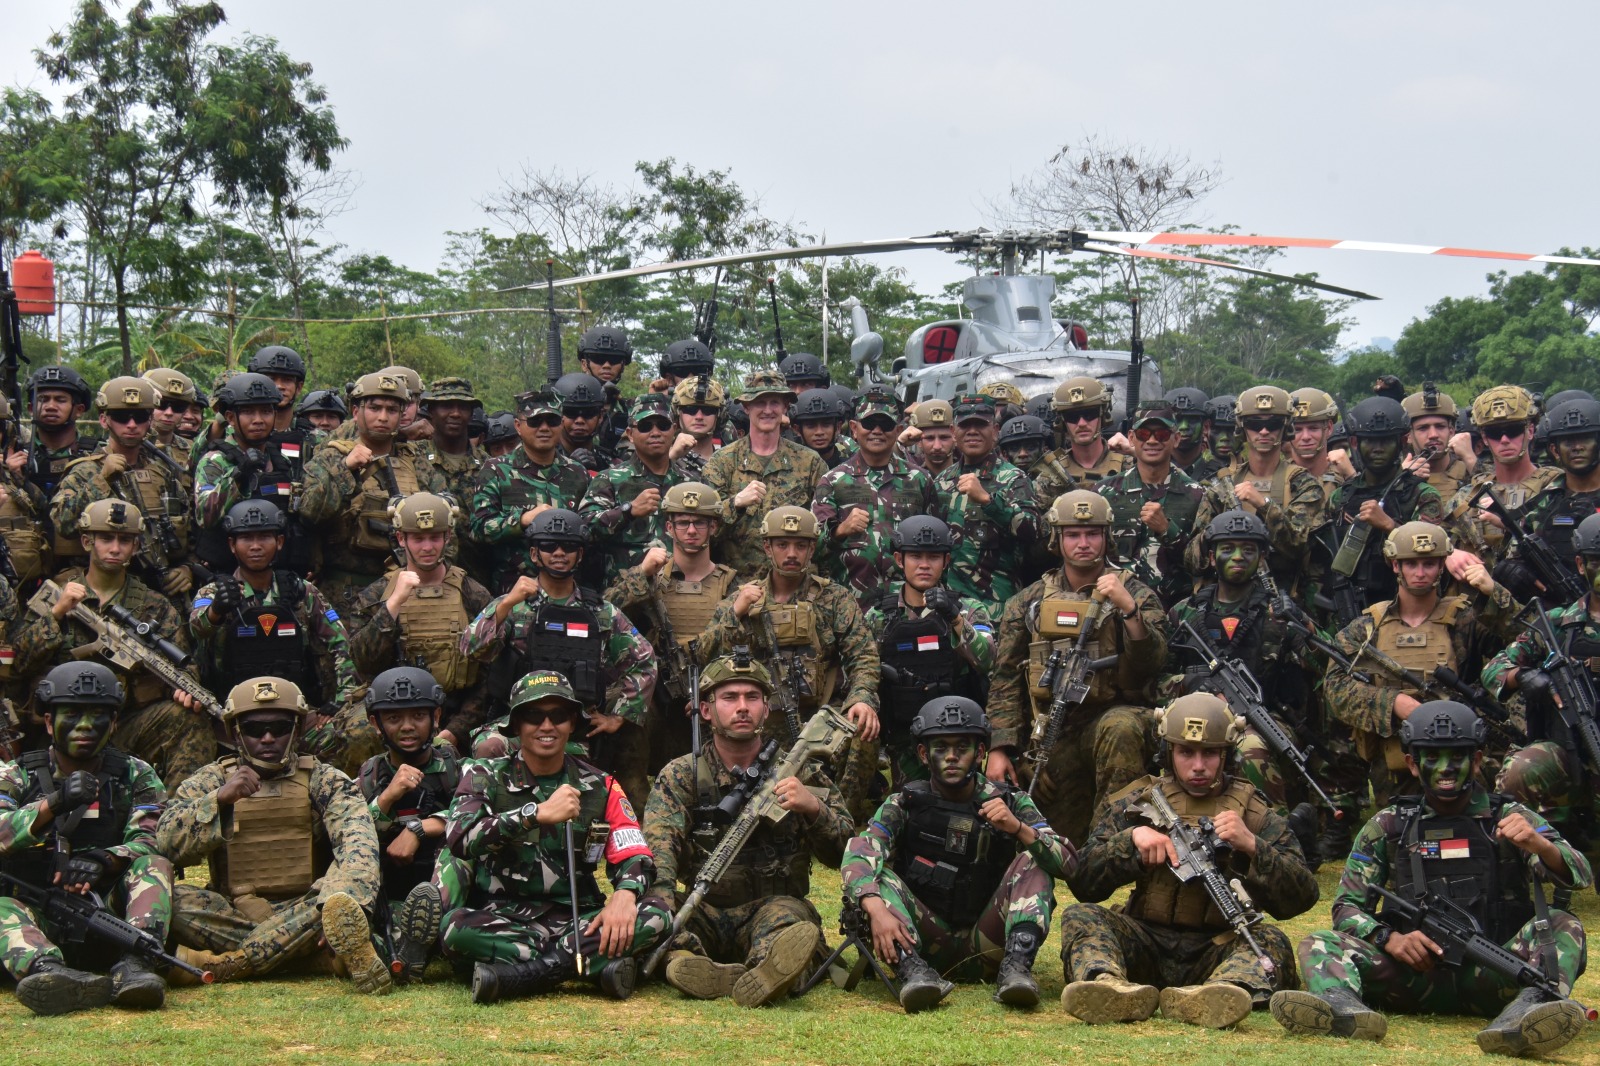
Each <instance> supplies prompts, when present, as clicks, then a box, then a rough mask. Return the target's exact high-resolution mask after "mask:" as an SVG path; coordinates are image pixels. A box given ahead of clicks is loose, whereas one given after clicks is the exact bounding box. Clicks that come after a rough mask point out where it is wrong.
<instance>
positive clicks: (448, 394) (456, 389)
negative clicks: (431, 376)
mask: <svg viewBox="0 0 1600 1066" xmlns="http://www.w3.org/2000/svg"><path fill="white" fill-rule="evenodd" d="M422 398H423V399H424V400H432V401H434V402H435V403H443V402H445V401H449V400H456V401H459V402H461V403H477V402H478V398H477V397H476V396H474V395H473V393H472V382H470V381H468V380H467V379H466V378H436V379H435V380H434V382H433V385H432V386H430V387H429V389H428V391H427V392H425V393H423V394H422Z"/></svg>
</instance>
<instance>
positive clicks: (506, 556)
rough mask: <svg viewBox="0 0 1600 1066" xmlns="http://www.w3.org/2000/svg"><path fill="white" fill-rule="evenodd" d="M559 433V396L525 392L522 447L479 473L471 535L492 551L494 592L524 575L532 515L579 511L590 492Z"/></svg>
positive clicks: (520, 400) (520, 401) (520, 402)
mask: <svg viewBox="0 0 1600 1066" xmlns="http://www.w3.org/2000/svg"><path fill="white" fill-rule="evenodd" d="M560 432H561V408H560V407H559V406H558V401H557V399H556V397H555V395H554V394H553V393H551V392H549V391H547V390H545V391H535V392H525V393H523V394H522V395H520V396H518V397H517V436H518V437H520V438H521V440H522V446H521V447H520V448H514V449H512V450H511V451H508V452H506V453H505V454H504V455H502V456H500V457H499V458H497V459H494V460H493V461H491V462H489V463H486V464H484V467H483V471H482V473H480V474H479V475H478V487H477V491H475V492H474V493H473V494H472V522H471V525H470V527H469V536H470V537H471V538H472V539H473V540H475V541H477V542H478V543H479V544H481V545H483V546H484V547H485V548H487V549H488V551H489V554H490V563H491V569H490V572H489V573H490V580H489V581H488V582H487V584H488V586H489V588H490V590H491V591H495V592H502V593H503V592H506V591H508V590H509V589H510V588H511V586H512V584H513V583H515V582H516V580H517V577H518V576H519V575H520V574H522V573H524V569H525V567H526V566H527V562H528V550H527V548H526V546H524V544H523V532H524V531H525V530H526V529H527V528H528V523H529V522H532V521H533V519H534V516H535V515H537V514H539V513H540V512H542V511H545V510H547V509H549V508H551V507H564V508H567V509H569V510H576V509H577V507H578V504H579V502H580V501H581V500H582V499H583V494H584V493H585V492H587V491H589V472H588V471H587V470H585V469H584V468H583V467H582V466H581V465H579V464H578V463H575V462H573V461H572V460H571V459H568V458H567V457H566V456H564V455H562V454H561V452H560V448H559V446H558V445H559V437H560ZM489 435H490V436H492V435H493V427H492V426H491V428H490V433H489Z"/></svg>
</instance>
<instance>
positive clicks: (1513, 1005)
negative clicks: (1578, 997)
mask: <svg viewBox="0 0 1600 1066" xmlns="http://www.w3.org/2000/svg"><path fill="white" fill-rule="evenodd" d="M1583 1023H1584V1012H1583V1008H1582V1007H1581V1006H1579V1005H1578V1004H1577V1003H1574V1002H1573V1001H1572V1000H1570V999H1560V998H1557V997H1556V996H1552V995H1551V994H1550V993H1548V992H1544V991H1541V990H1540V989H1537V988H1524V989H1523V990H1522V992H1521V993H1520V994H1518V996H1517V998H1516V999H1514V1000H1512V1001H1511V1002H1510V1003H1507V1004H1506V1006H1505V1009H1504V1010H1502V1011H1501V1012H1500V1013H1499V1014H1498V1015H1497V1016H1496V1017H1495V1020H1494V1021H1492V1022H1490V1023H1489V1024H1488V1025H1487V1026H1485V1027H1484V1028H1482V1029H1480V1030H1478V1047H1479V1048H1481V1049H1482V1050H1484V1051H1486V1052H1488V1053H1489V1054H1491V1055H1511V1056H1521V1055H1529V1054H1532V1055H1548V1054H1550V1053H1551V1052H1552V1051H1555V1050H1557V1049H1558V1048H1561V1047H1564V1046H1565V1045H1566V1044H1567V1042H1568V1041H1570V1040H1571V1039H1572V1038H1573V1037H1575V1036H1577V1035H1578V1033H1579V1032H1580V1031H1581V1030H1582V1029H1583Z"/></svg>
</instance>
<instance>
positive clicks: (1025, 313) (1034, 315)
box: [1017, 307, 1039, 322]
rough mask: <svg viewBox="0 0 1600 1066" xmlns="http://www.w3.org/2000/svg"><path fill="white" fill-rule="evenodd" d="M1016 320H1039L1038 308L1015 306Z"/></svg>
mask: <svg viewBox="0 0 1600 1066" xmlns="http://www.w3.org/2000/svg"><path fill="white" fill-rule="evenodd" d="M1017 321H1018V322H1037V321H1039V309H1038V308H1037V307H1019V308H1017Z"/></svg>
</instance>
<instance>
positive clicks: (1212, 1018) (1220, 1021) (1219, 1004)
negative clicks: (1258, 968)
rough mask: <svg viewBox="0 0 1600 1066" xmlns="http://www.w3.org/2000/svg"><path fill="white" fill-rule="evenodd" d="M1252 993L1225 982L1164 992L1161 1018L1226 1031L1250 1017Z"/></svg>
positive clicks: (1164, 990)
mask: <svg viewBox="0 0 1600 1066" xmlns="http://www.w3.org/2000/svg"><path fill="white" fill-rule="evenodd" d="M1250 1006H1251V1001H1250V993H1249V992H1246V991H1245V990H1244V989H1242V988H1240V987H1239V986H1238V985H1234V984H1228V983H1227V982H1226V981H1214V982H1211V983H1209V984H1203V985H1183V986H1181V987H1179V986H1173V987H1171V988H1163V989H1162V990H1161V1016H1162V1017H1163V1018H1170V1019H1171V1020H1173V1021H1175V1022H1187V1023H1188V1024H1190V1025H1199V1026H1203V1027H1205V1028H1207V1029H1227V1028H1229V1027H1230V1026H1234V1025H1238V1024H1239V1023H1240V1022H1242V1021H1244V1020H1245V1019H1246V1018H1248V1017H1250Z"/></svg>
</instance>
